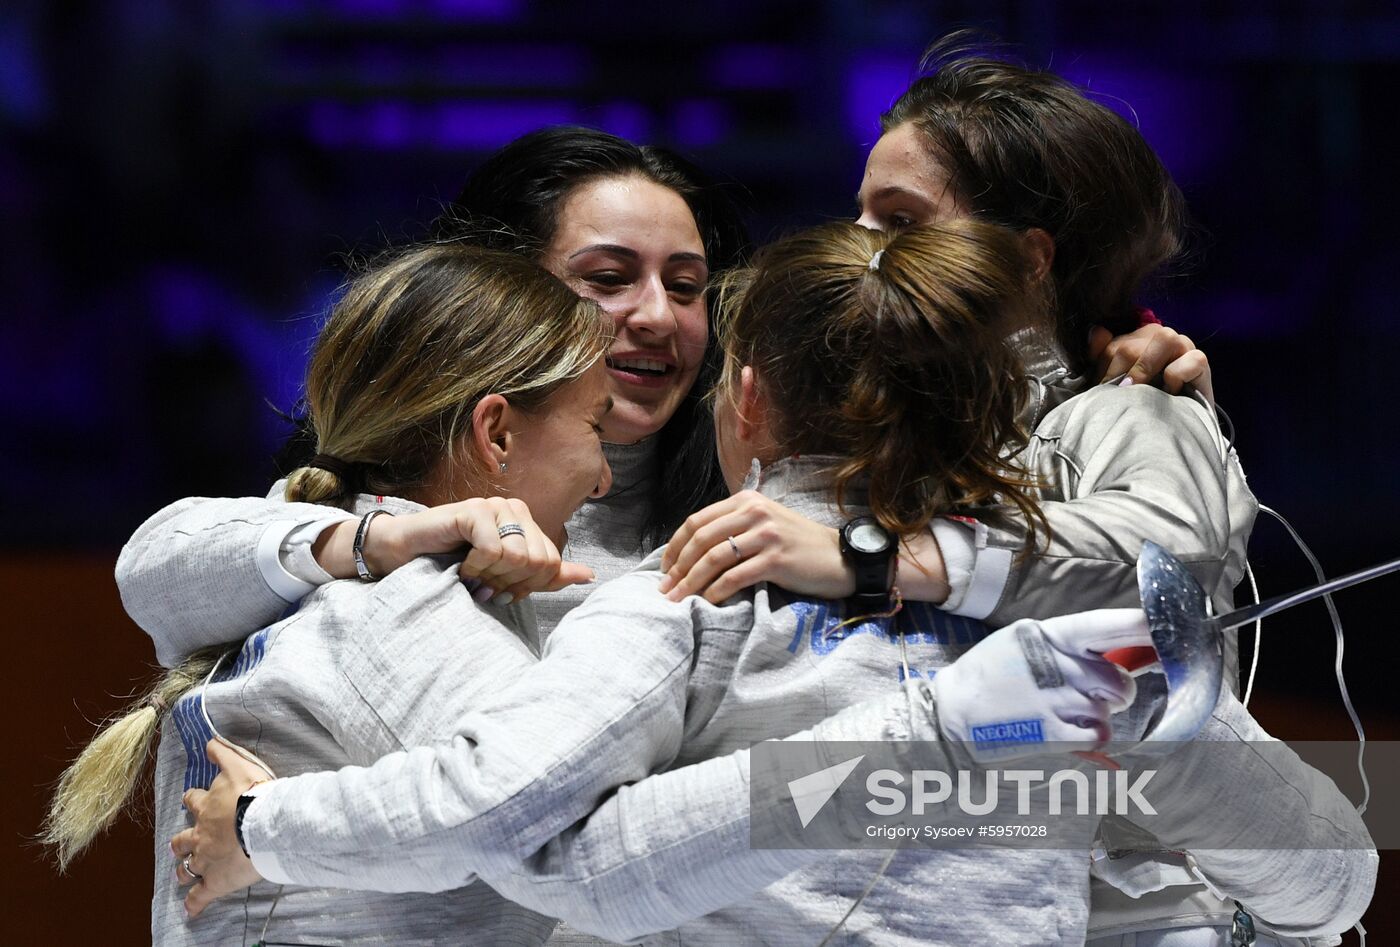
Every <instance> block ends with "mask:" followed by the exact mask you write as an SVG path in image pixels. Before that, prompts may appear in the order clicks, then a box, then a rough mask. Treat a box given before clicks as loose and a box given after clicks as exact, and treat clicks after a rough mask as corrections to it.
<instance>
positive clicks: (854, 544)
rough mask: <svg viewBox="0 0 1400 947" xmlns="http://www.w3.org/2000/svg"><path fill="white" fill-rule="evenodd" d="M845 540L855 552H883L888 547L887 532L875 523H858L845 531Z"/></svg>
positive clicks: (888, 537) (888, 538)
mask: <svg viewBox="0 0 1400 947" xmlns="http://www.w3.org/2000/svg"><path fill="white" fill-rule="evenodd" d="M847 541H848V542H850V544H851V548H852V549H854V550H856V551H857V552H884V551H885V550H886V549H888V548H889V545H890V536H889V533H887V532H885V530H884V529H883V528H882V527H880V526H879V525H877V524H875V523H858V524H856V525H855V526H854V527H852V528H851V530H850V532H849V533H847Z"/></svg>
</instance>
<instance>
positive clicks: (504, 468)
mask: <svg viewBox="0 0 1400 947" xmlns="http://www.w3.org/2000/svg"><path fill="white" fill-rule="evenodd" d="M505 472H506V462H505V461H504V460H503V461H501V473H505Z"/></svg>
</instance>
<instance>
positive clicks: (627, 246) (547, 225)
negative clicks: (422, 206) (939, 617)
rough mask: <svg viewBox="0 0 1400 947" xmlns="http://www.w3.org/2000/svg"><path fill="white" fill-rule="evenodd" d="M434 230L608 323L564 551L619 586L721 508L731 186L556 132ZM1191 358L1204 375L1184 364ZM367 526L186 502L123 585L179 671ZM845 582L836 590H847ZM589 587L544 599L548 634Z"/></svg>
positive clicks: (485, 178)
mask: <svg viewBox="0 0 1400 947" xmlns="http://www.w3.org/2000/svg"><path fill="white" fill-rule="evenodd" d="M436 230H437V232H438V235H439V237H440V238H442V239H460V240H467V241H470V242H476V243H484V244H485V245H488V246H493V247H496V248H502V249H513V250H516V251H518V252H522V253H524V254H525V255H527V256H530V257H531V258H533V259H535V260H537V261H538V262H540V263H542V264H543V265H544V266H545V267H546V268H547V269H549V270H550V271H551V272H553V273H554V274H555V275H556V276H558V277H560V278H561V279H563V280H564V281H565V282H566V283H567V284H568V285H569V286H570V287H571V288H572V289H574V290H575V291H576V292H579V293H580V294H582V295H583V296H585V297H587V298H590V299H593V300H595V301H597V302H598V303H599V304H600V305H601V306H602V307H603V309H604V310H605V311H607V312H608V313H609V314H610V315H612V316H613V319H614V323H615V325H616V326H617V330H618V334H617V341H616V342H615V343H614V346H613V349H612V351H611V352H610V353H609V367H608V374H609V377H610V379H611V381H612V383H613V386H614V391H613V394H614V399H615V401H616V402H617V405H618V407H617V408H616V409H615V410H614V414H615V415H616V417H610V419H609V421H608V425H607V427H606V428H605V431H604V440H605V442H606V448H605V449H606V450H607V452H608V460H609V463H610V464H611V466H612V470H613V488H612V490H611V491H610V493H609V495H608V496H606V497H603V498H600V499H598V500H593V501H590V502H588V503H586V504H585V505H584V507H583V508H582V509H581V510H580V511H579V513H578V514H577V515H576V516H575V517H574V518H573V520H572V521H571V522H570V524H569V530H568V536H569V547H568V549H567V550H565V552H566V553H567V555H568V556H569V558H570V559H572V560H576V561H577V562H579V563H582V564H583V565H585V566H587V567H589V568H591V569H592V570H593V571H594V573H595V574H596V576H597V577H598V578H599V579H601V580H606V579H609V578H613V577H615V576H617V575H621V574H622V573H623V572H625V571H626V570H627V569H630V568H632V567H633V566H635V565H636V564H637V563H638V562H639V561H641V559H642V557H643V556H644V555H645V554H646V553H647V552H649V551H650V550H652V549H654V548H656V547H657V546H658V545H659V544H660V543H662V542H663V541H665V539H666V538H667V537H668V536H669V535H670V533H671V531H672V530H674V529H675V528H676V527H677V526H679V525H680V524H681V523H682V522H683V521H684V519H685V517H686V516H688V515H690V514H691V513H694V512H695V511H697V510H699V509H701V508H702V507H704V506H705V505H706V504H707V503H710V502H713V501H715V500H717V499H720V498H721V497H722V496H723V489H722V484H721V481H720V477H719V472H718V469H717V468H716V467H715V466H714V461H713V445H712V444H711V441H712V440H713V437H712V433H713V432H712V429H711V422H710V419H709V417H708V415H707V409H706V408H705V407H704V400H705V397H706V395H707V394H708V393H709V391H710V390H711V387H712V385H713V378H714V368H713V362H714V358H715V356H714V346H713V342H712V337H713V331H712V329H711V327H710V326H709V325H708V323H707V316H706V311H705V302H704V298H703V286H704V283H705V280H706V279H707V278H709V276H710V275H711V274H712V273H720V272H723V270H724V269H725V268H727V267H730V266H732V265H734V264H735V263H736V262H738V261H739V260H741V259H742V258H743V256H744V253H745V251H746V249H747V241H746V239H745V237H744V231H743V227H742V224H741V223H740V221H739V217H738V215H737V213H736V212H735V210H734V208H733V206H732V204H731V203H730V201H729V200H728V199H727V197H726V193H725V191H724V190H723V189H722V188H719V187H717V186H716V185H714V184H713V183H711V182H709V180H708V179H707V178H706V177H705V176H704V175H703V174H702V173H701V172H700V171H698V170H696V169H695V168H693V167H692V166H690V165H689V164H687V163H686V162H684V161H683V160H682V159H680V158H678V157H677V156H675V155H673V154H671V153H669V152H667V151H665V150H664V149H657V148H652V147H638V146H636V145H633V144H631V143H630V142H626V141H624V140H622V139H619V138H616V137H615V136H612V135H607V134H605V133H602V132H596V131H591V130H588V129H581V128H552V129H545V130H542V131H539V132H534V133H532V134H529V135H526V136H524V137H522V138H520V139H518V140H516V141H515V142H512V143H511V144H509V145H507V146H506V147H504V148H503V149H501V150H500V151H499V152H498V153H497V154H496V155H494V156H493V157H491V158H489V159H488V160H487V161H486V162H485V163H483V164H482V165H481V166H480V167H479V168H478V169H477V170H476V171H474V172H473V173H472V175H471V176H470V177H469V179H468V181H467V184H466V186H465V187H464V188H463V190H462V193H461V194H460V196H459V197H458V199H457V200H456V202H454V204H453V205H452V207H451V208H450V209H449V210H448V211H447V212H446V213H445V214H444V215H443V216H442V218H441V219H440V220H439V221H438V223H437V225H436ZM1161 331H1162V332H1163V334H1164V332H1165V330H1161ZM1158 338H1159V337H1157V336H1154V337H1149V338H1146V339H1143V338H1138V339H1125V340H1123V342H1124V344H1125V345H1127V346H1128V347H1129V348H1132V349H1133V350H1134V351H1142V350H1144V349H1145V348H1146V347H1148V346H1151V347H1152V351H1151V352H1146V351H1144V357H1145V358H1148V359H1150V360H1151V359H1155V360H1159V361H1161V362H1165V361H1166V360H1167V358H1168V357H1169V356H1171V355H1175V354H1178V351H1179V350H1178V349H1174V348H1172V347H1171V346H1167V345H1161V344H1158V342H1157V339H1158ZM1184 357H1185V358H1186V361H1188V362H1190V363H1193V364H1194V356H1192V355H1191V353H1190V352H1187V353H1186V355H1185V356H1184ZM1179 361H1180V360H1178V362H1179ZM1154 371H1155V369H1154ZM355 526H356V524H355V522H354V520H353V518H352V517H350V516H349V515H348V514H344V513H337V512H336V511H332V512H330V513H329V514H328V513H327V511H325V510H322V509H317V508H315V507H314V506H303V505H297V504H284V503H281V502H278V501H275V500H262V499H241V500H211V499H202V498H193V499H189V500H182V501H180V502H178V503H175V504H173V505H171V506H169V507H167V508H166V509H164V510H162V511H160V512H159V513H157V514H156V515H155V516H153V517H152V518H151V519H150V520H148V521H147V522H146V523H144V524H143V525H142V526H141V527H140V529H138V530H137V532H136V534H135V535H134V536H133V537H132V539H131V541H130V542H129V543H128V544H127V546H126V548H125V549H124V550H123V553H122V556H121V558H120V559H119V561H118V564H117V583H118V586H119V588H120V589H121V592H122V600H123V602H124V604H125V605H126V608H127V611H128V612H129V613H130V614H131V616H132V618H133V619H134V620H135V621H136V622H137V624H138V625H140V626H141V627H142V628H143V629H144V630H145V631H147V632H148V633H149V634H150V635H151V637H152V639H153V640H154V641H155V645H156V656H157V658H158V660H159V661H160V662H161V663H162V664H164V665H167V666H170V665H173V664H175V663H178V662H179V660H180V659H181V658H182V657H183V656H184V655H187V654H189V653H191V652H192V651H194V650H197V649H198V648H201V647H204V646H207V645H211V644H216V643H219V642H222V641H226V640H229V639H231V638H236V637H241V636H242V635H244V634H247V632H248V631H249V630H250V629H252V628H256V627H260V626H262V625H265V624H267V623H269V622H271V621H274V620H275V619H276V618H277V617H278V616H279V615H280V614H281V613H282V611H284V610H285V609H286V607H287V605H288V604H289V603H294V602H295V601H297V600H298V599H299V598H300V597H301V596H302V595H305V594H306V593H307V592H309V591H310V590H311V589H312V588H313V587H314V585H315V584H317V583H320V582H325V581H329V580H330V579H331V578H332V577H333V576H334V577H337V578H348V577H353V576H355V575H356V570H355V566H354V563H353V562H352V561H351V559H350V556H349V548H350V541H351V539H352V538H353V535H354V532H355ZM831 536H832V537H833V538H832V539H831V549H832V551H833V554H834V553H835V552H836V550H837V546H836V542H835V539H834V533H833V534H831ZM460 541H461V537H460V536H457V535H456V534H454V533H453V532H452V531H451V526H450V524H444V523H443V522H441V520H439V519H438V518H435V517H427V518H421V517H399V518H398V519H397V520H395V521H393V522H386V523H381V524H378V526H377V528H376V529H375V530H374V531H372V532H371V533H370V535H369V537H368V541H367V544H366V555H367V557H368V558H369V560H370V562H371V563H372V564H373V565H374V567H375V569H374V571H375V574H385V573H387V572H389V571H392V570H393V568H395V567H396V566H397V565H399V564H401V563H403V562H406V561H408V560H409V559H411V558H412V557H413V556H414V555H417V554H423V553H432V552H438V551H443V550H445V549H448V548H452V547H453V546H454V545H457V544H459V543H460ZM500 552H501V558H499V559H493V560H491V561H490V563H489V564H488V565H481V564H480V562H473V563H468V565H467V569H466V573H465V574H469V575H470V576H472V577H477V578H481V579H483V580H485V581H486V583H487V584H488V586H490V587H492V588H493V589H495V590H496V591H498V592H502V593H503V594H504V595H505V596H508V597H510V598H513V597H515V596H516V595H520V594H525V593H528V592H530V591H532V590H534V589H537V588H539V587H540V585H539V583H540V582H541V581H542V580H541V579H538V578H536V579H533V580H532V581H534V582H535V583H536V584H534V585H528V584H525V583H524V582H523V580H522V581H521V582H517V579H516V577H517V576H524V575H529V576H535V577H538V576H541V575H543V574H544V573H543V572H542V571H540V570H537V569H535V568H533V566H534V565H537V564H538V563H540V562H541V561H544V560H545V559H548V557H549V556H550V555H551V554H553V553H552V551H551V550H527V549H525V548H523V546H522V545H521V544H520V543H519V542H518V541H517V540H509V541H508V542H507V543H506V544H505V545H504V546H503V547H502V548H501V550H500ZM759 552H764V553H765V555H762V556H758V557H757V558H753V559H752V561H753V562H756V563H759V564H760V566H762V564H764V563H768V562H770V561H771V560H770V558H769V556H768V555H767V551H766V550H764V549H762V548H761V547H757V546H750V547H749V548H748V554H749V555H750V557H752V555H753V554H754V553H759ZM926 558H929V557H926ZM481 561H483V562H484V561H485V557H484V556H482V557H481ZM323 567H324V568H323ZM840 568H841V570H842V571H841V574H840V575H839V576H838V577H837V580H836V584H837V585H840V584H842V583H845V582H848V581H849V580H848V579H847V577H846V574H845V571H844V570H845V568H846V567H845V565H844V564H843V565H842V566H841V567H840ZM790 571H791V570H790V569H788V568H787V567H786V564H785V563H784V562H782V561H775V562H773V572H772V574H762V573H761V571H760V573H758V574H755V573H754V572H753V570H752V568H750V569H747V570H745V572H744V573H743V574H744V575H745V576H746V577H748V579H749V580H750V581H758V580H759V579H765V578H766V579H774V580H783V581H790V580H791V579H792V578H793V577H792V576H791V575H789V574H788V573H789V572H790ZM817 581H818V582H819V583H822V584H823V586H824V587H828V588H829V587H830V583H823V582H822V580H821V579H820V578H818V580H817ZM586 591H587V590H586V589H585V588H582V587H577V586H575V587H567V588H564V589H562V590H558V591H550V592H548V593H547V594H543V595H537V596H535V599H536V607H537V608H538V609H539V612H540V618H541V628H542V629H543V631H544V632H545V633H546V634H547V633H548V631H549V629H550V628H552V627H553V625H554V624H555V623H557V621H558V620H559V618H560V617H562V615H563V614H564V613H565V612H567V611H568V609H570V608H572V607H574V606H576V605H577V604H578V603H579V602H581V601H582V600H583V597H584V595H585V594H586ZM833 594H837V593H835V592H833Z"/></svg>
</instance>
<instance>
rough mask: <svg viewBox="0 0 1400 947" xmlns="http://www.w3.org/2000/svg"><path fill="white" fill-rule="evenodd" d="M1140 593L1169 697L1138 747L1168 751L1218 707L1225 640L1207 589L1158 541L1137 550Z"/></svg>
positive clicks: (1199, 728)
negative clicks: (1156, 746) (1209, 610)
mask: <svg viewBox="0 0 1400 947" xmlns="http://www.w3.org/2000/svg"><path fill="white" fill-rule="evenodd" d="M1137 570H1138V594H1139V595H1140V596H1141V597H1142V608H1143V611H1145V612H1146V613H1147V627H1148V629H1149V631H1150V632H1151V634H1152V644H1153V646H1154V647H1156V649H1157V656H1158V659H1159V660H1160V661H1161V665H1162V672H1163V673H1164V674H1165V675H1166V678H1167V703H1166V707H1165V708H1164V709H1163V711H1162V713H1161V715H1160V716H1159V717H1158V718H1157V720H1156V722H1155V723H1153V724H1152V725H1151V726H1150V727H1149V728H1148V731H1147V734H1146V735H1145V736H1144V737H1143V741H1142V744H1141V745H1140V746H1139V747H1138V751H1139V752H1144V751H1145V752H1148V753H1150V752H1152V744H1154V743H1155V744H1161V745H1162V746H1161V750H1162V751H1163V752H1171V751H1172V750H1174V749H1176V747H1174V746H1171V745H1170V744H1172V743H1179V742H1184V741H1187V740H1191V739H1193V738H1194V737H1195V736H1196V734H1197V733H1199V732H1200V730H1201V728H1202V727H1203V726H1205V724H1206V721H1207V720H1209V719H1210V715H1211V712H1212V711H1214V710H1215V703H1216V701H1217V700H1219V698H1220V687H1221V684H1222V682H1223V681H1224V673H1225V656H1224V652H1223V648H1222V642H1223V640H1224V637H1223V635H1222V634H1221V632H1220V628H1219V625H1218V624H1217V623H1215V622H1214V621H1212V620H1211V619H1210V616H1209V615H1208V613H1207V607H1208V606H1207V600H1206V593H1205V591H1204V590H1203V589H1202V588H1201V585H1200V583H1199V582H1197V581H1196V579H1195V577H1194V576H1193V575H1191V573H1190V572H1188V571H1187V570H1186V567H1185V566H1183V565H1182V564H1181V562H1180V561H1179V560H1177V558H1176V557H1175V556H1173V555H1172V554H1171V553H1169V552H1167V551H1166V550H1165V549H1163V548H1162V547H1161V546H1159V545H1157V544H1156V543H1154V542H1150V541H1149V542H1145V543H1143V544H1142V555H1140V556H1138V566H1137Z"/></svg>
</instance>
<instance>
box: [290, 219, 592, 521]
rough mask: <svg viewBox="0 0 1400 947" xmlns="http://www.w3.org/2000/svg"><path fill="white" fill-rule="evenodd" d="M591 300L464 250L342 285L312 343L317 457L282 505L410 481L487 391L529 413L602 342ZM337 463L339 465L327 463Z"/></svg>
mask: <svg viewBox="0 0 1400 947" xmlns="http://www.w3.org/2000/svg"><path fill="white" fill-rule="evenodd" d="M611 331H612V330H611V327H610V323H608V322H607V321H606V320H605V319H604V318H603V316H602V313H601V311H600V310H599V309H598V307H597V305H596V304H595V303H592V302H589V301H587V300H583V299H580V298H579V297H578V296H577V295H575V294H574V293H573V292H572V291H571V290H569V289H568V287H566V286H565V285H564V284H563V283H561V282H560V281H559V280H558V279H556V278H555V277H553V276H551V275H550V274H549V273H547V272H546V271H545V270H543V269H541V268H540V267H539V266H538V265H536V264H534V263H532V262H530V261H528V260H526V259H524V258H523V257H520V256H518V255H516V254H510V253H504V252H501V251H496V250H486V249H483V248H481V247H476V246H472V245H469V244H462V243H445V244H436V245H432V246H427V247H421V248H419V249H416V250H411V251H409V252H408V253H406V254H403V255H401V256H399V257H397V258H396V259H394V260H392V261H391V262H389V263H388V264H386V265H383V266H380V267H378V268H376V269H375V270H373V271H371V272H369V273H367V274H365V275H364V276H362V277H360V278H359V279H357V280H355V281H354V282H353V283H351V285H350V287H349V289H348V290H347V291H346V293H345V296H344V297H343V298H342V299H341V301H340V303H339V304H338V305H337V306H336V307H335V310H334V312H333V313H332V315H331V318H330V321H329V322H328V323H327V324H326V327H325V329H324V330H323V331H322V333H321V337H320V339H319V341H318V342H317V345H316V351H315V354H314V355H313V356H312V359H311V366H310V369H309V371H308V373H307V382H306V394H307V402H308V406H309V409H310V416H311V424H312V428H313V429H314V430H315V432H316V450H317V452H318V453H320V454H323V455H328V456H330V457H334V458H335V459H336V460H337V461H340V463H341V465H348V466H349V467H350V468H351V469H350V471H349V476H345V475H343V474H342V473H341V472H332V471H330V470H326V469H323V468H320V467H302V468H300V469H298V470H295V471H293V472H292V474H291V475H290V476H289V477H288V478H287V487H286V498H287V499H288V500H294V501H295V500H299V501H304V502H309V503H344V502H348V501H349V500H350V499H351V498H352V497H353V496H354V494H355V493H358V492H370V493H397V492H401V491H403V490H405V489H408V488H412V487H415V486H419V485H421V484H422V483H423V481H424V478H425V477H426V476H427V475H428V472H429V471H430V470H431V469H432V468H433V467H434V466H435V465H436V464H437V463H438V461H439V460H441V459H443V458H447V459H448V460H449V461H453V462H455V461H456V460H457V459H458V455H457V453H456V452H455V451H454V450H453V446H454V445H455V444H456V443H457V442H458V440H459V438H460V437H461V436H462V435H463V434H464V433H466V431H467V430H469V429H470V426H471V413H472V409H473V408H474V407H475V406H476V403H477V402H478V401H479V400H481V398H482V397H484V396H485V395H487V394H492V393H495V394H500V395H504V396H505V397H506V398H507V399H509V401H510V402H511V404H512V405H513V406H515V407H516V408H518V409H520V410H523V411H534V410H538V409H539V408H541V407H543V406H544V403H545V402H546V401H547V400H548V399H549V398H550V397H551V396H552V395H553V394H554V393H555V392H556V391H557V390H558V389H559V388H560V387H561V386H563V385H564V384H566V383H567V382H569V381H571V380H572V379H574V378H577V377H578V376H579V375H581V374H582V373H583V372H585V371H586V370H587V369H588V368H589V367H591V366H592V365H593V364H594V363H595V362H596V361H597V360H598V359H599V358H600V357H601V356H602V354H603V353H604V352H605V351H606V349H607V346H608V344H609V342H610V341H611ZM337 466H339V465H337Z"/></svg>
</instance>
